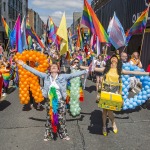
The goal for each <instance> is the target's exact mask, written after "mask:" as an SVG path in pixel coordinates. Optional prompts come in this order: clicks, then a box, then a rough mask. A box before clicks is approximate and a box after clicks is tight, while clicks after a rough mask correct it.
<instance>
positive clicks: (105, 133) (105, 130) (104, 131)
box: [103, 127, 107, 136]
mask: <svg viewBox="0 0 150 150" xmlns="http://www.w3.org/2000/svg"><path fill="white" fill-rule="evenodd" d="M103 135H104V136H107V128H106V127H103Z"/></svg>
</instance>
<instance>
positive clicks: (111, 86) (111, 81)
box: [98, 68, 123, 111]
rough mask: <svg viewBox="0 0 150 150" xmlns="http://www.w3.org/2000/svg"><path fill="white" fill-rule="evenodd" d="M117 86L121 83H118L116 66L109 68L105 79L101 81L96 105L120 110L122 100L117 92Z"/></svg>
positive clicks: (118, 89)
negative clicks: (101, 84)
mask: <svg viewBox="0 0 150 150" xmlns="http://www.w3.org/2000/svg"><path fill="white" fill-rule="evenodd" d="M119 87H121V85H120V83H119V75H118V72H117V68H111V69H110V70H109V71H108V73H107V74H106V79H105V81H104V82H103V87H102V91H101V93H100V101H99V104H98V107H100V108H103V109H107V110H113V111H120V110H121V108H122V104H123V100H122V95H121V94H119V91H120V88H119Z"/></svg>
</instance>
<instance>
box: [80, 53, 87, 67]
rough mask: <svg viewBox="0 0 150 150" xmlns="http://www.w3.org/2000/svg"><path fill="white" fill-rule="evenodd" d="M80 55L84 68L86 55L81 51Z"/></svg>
mask: <svg viewBox="0 0 150 150" xmlns="http://www.w3.org/2000/svg"><path fill="white" fill-rule="evenodd" d="M81 55H82V60H83V65H84V66H85V65H86V53H85V52H84V51H83V50H82V52H81Z"/></svg>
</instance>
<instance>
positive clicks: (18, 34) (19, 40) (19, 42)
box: [15, 15, 23, 53]
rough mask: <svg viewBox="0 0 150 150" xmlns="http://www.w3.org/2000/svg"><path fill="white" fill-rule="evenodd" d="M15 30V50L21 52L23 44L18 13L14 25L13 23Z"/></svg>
mask: <svg viewBox="0 0 150 150" xmlns="http://www.w3.org/2000/svg"><path fill="white" fill-rule="evenodd" d="M15 30H16V49H17V52H19V53H22V51H23V46H22V38H21V22H20V15H19V16H18V18H17V21H16V25H15Z"/></svg>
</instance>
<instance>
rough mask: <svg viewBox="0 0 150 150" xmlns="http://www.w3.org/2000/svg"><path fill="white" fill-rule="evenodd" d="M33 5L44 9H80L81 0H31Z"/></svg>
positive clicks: (81, 5)
mask: <svg viewBox="0 0 150 150" xmlns="http://www.w3.org/2000/svg"><path fill="white" fill-rule="evenodd" d="M32 4H33V5H35V6H37V7H39V6H40V8H44V9H52V10H55V9H65V10H68V9H72V8H75V9H76V8H78V9H82V7H83V0H33V2H32Z"/></svg>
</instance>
